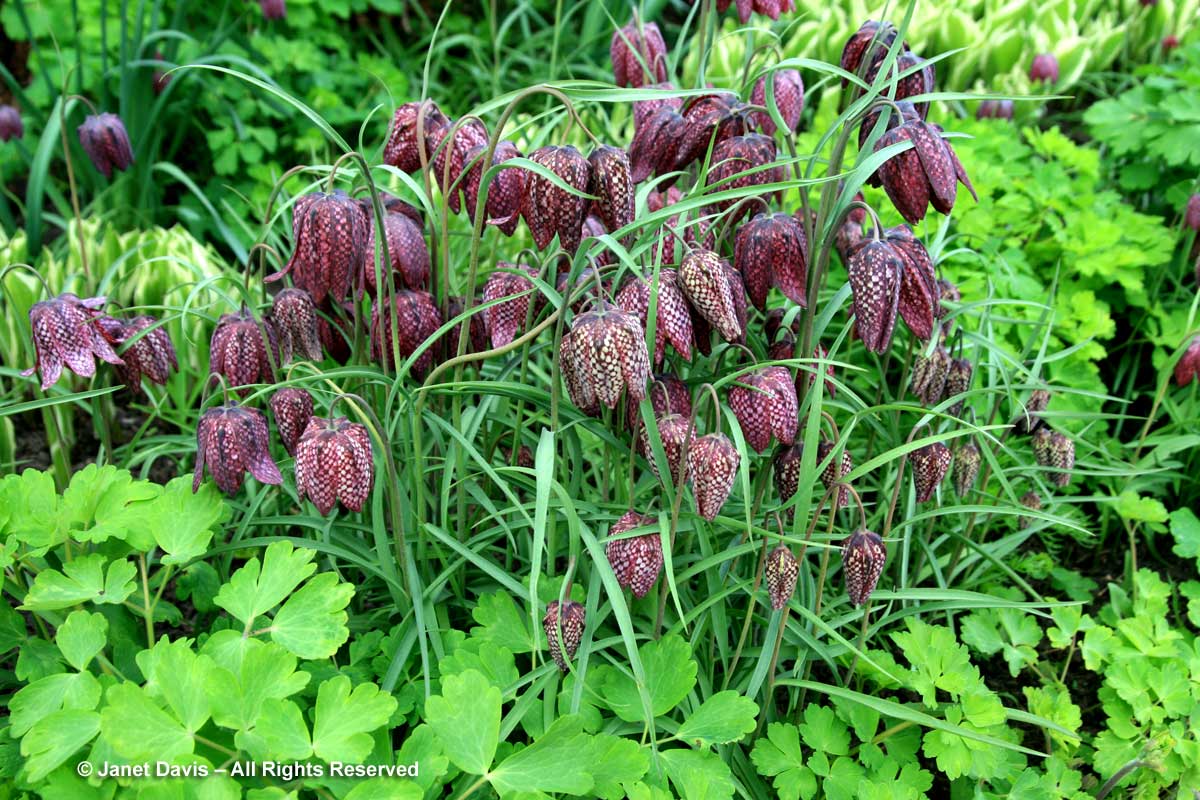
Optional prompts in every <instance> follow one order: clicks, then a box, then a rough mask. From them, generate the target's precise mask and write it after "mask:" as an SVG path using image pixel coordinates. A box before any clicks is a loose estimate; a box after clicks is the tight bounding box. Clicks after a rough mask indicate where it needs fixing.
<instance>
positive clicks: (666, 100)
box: [633, 81, 683, 131]
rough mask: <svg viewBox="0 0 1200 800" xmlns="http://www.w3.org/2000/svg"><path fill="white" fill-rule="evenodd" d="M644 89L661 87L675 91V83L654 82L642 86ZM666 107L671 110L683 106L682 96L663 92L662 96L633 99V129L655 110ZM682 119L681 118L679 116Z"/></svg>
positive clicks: (677, 109) (640, 124)
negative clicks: (651, 84) (668, 94)
mask: <svg viewBox="0 0 1200 800" xmlns="http://www.w3.org/2000/svg"><path fill="white" fill-rule="evenodd" d="M642 88H644V89H661V90H662V91H663V92H664V93H665V92H673V91H675V84H673V83H670V82H669V81H663V82H661V83H656V84H654V85H653V86H643V87H642ZM663 108H668V109H670V110H671V111H679V109H681V108H683V98H682V97H670V96H667V95H665V94H664V96H662V97H655V98H653V99H651V100H634V101H633V129H634V130H635V131H636V130H637V129H638V128H640V127H642V123H644V122H645V121H646V120H648V119H649V118H650V117H651V116H652V115H653V114H654V113H655V112H656V111H658V110H660V109H663ZM681 119H682V118H681Z"/></svg>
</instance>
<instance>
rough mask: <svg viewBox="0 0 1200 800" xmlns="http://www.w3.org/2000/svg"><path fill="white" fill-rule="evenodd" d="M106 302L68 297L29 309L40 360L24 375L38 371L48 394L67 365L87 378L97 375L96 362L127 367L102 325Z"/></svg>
mask: <svg viewBox="0 0 1200 800" xmlns="http://www.w3.org/2000/svg"><path fill="white" fill-rule="evenodd" d="M106 302H107V300H106V298H103V297H88V298H84V299H80V298H79V297H76V296H75V295H73V294H70V293H67V294H60V295H58V296H57V297H54V298H51V299H49V300H42V301H41V302H38V303H34V304H33V306H32V307H31V308H30V309H29V324H30V327H31V328H32V331H33V346H34V350H35V351H36V352H37V358H36V360H35V362H34V366H32V367H30V368H29V369H27V370H25V371H24V372H23V373H21V374H22V375H32V374H33V373H34V371H35V370H36V371H37V372H38V374H39V375H40V376H41V378H42V391H45V390H47V389H49V388H50V387H51V386H53V385H54V384H56V383H58V379H59V376H61V375H62V368H63V365H64V364H65V365H66V366H67V367H68V368H70V370H71V371H72V372H74V373H75V374H76V375H79V376H81V377H84V378H90V377H91V376H93V375H95V374H96V361H95V359H96V358H100V359H102V360H104V361H107V362H108V363H109V364H123V363H124V361H122V359H121V358H120V357H118V356H117V354H116V352H114V351H113V349H112V345H111V344H109V342H108V340H107V339H106V338H105V336H104V332H103V330H102V329H101V328H100V326H99V324H98V317H99V314H100V310H101V309H102V308H104V305H105V303H106Z"/></svg>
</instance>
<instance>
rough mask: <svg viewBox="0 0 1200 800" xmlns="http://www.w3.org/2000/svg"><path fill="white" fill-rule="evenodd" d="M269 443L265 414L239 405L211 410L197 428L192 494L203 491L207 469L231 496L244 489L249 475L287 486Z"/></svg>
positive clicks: (264, 481)
mask: <svg viewBox="0 0 1200 800" xmlns="http://www.w3.org/2000/svg"><path fill="white" fill-rule="evenodd" d="M269 442H270V432H269V431H268V429H267V418H266V417H265V416H263V413H262V412H261V411H259V410H257V409H254V408H246V407H245V406H240V405H237V404H236V403H226V404H225V405H223V406H214V407H212V408H209V409H208V410H207V411H205V412H204V413H203V414H201V415H200V421H199V423H197V425H196V469H195V472H194V474H193V477H192V491H193V492H196V491H199V489H200V483H201V481H202V480H203V479H204V468H205V466H207V467H208V471H209V473H210V474H211V475H212V476H213V480H214V481H215V482H216V484H217V488H219V489H220V490H221V491H223V492H225V494H228V495H234V494H237V492H238V490H239V489H241V488H242V479H243V477H244V476H245V474H246V472H249V473H250V474H251V475H253V476H254V477H255V478H256V479H257V480H258V481H259V482H260V483H267V484H280V483H283V476H282V475H280V474H279V467H277V466H275V462H274V461H273V460H272V459H271V451H270V448H269V446H268V445H269Z"/></svg>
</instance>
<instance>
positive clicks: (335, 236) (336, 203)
mask: <svg viewBox="0 0 1200 800" xmlns="http://www.w3.org/2000/svg"><path fill="white" fill-rule="evenodd" d="M292 215H293V216H292V238H293V240H294V247H295V249H294V250H293V251H292V257H291V259H290V260H289V261H288V263H287V265H286V266H285V267H284V268H283V269H282V270H281V271H279V272H276V273H275V274H273V275H268V276H267V278H266V280H267V281H268V282H270V281H277V280H279V279H280V278H282V277H283V276H284V275H288V274H290V275H291V276H292V283H294V284H295V285H296V288H298V289H304V290H305V291H307V292H308V293H309V294H310V295H312V299H313V302H315V303H322V302H324V300H325V297H326V296H327V295H329V296H332V297H333V299H334V300H335V301H341V300H345V299H347V298H348V297H349V296H350V290H351V289H352V288H353V287H354V283H355V281H356V279H357V278H358V277H359V275H360V274H361V271H362V263H363V255H364V252H365V250H366V243H367V237H368V236H369V234H370V227H371V226H370V221H369V219H368V217H367V215H366V214H365V213H363V209H362V205H361V204H360V203H358V202H356V201H355V200H353V199H352V198H350V197H349V196H347V195H346V193H345V192H343V191H341V190H338V191H335V192H334V193H333V194H324V193H322V192H314V193H312V194H306V195H303V196H301V197H298V198H297V199H296V203H295V207H294V208H293V210H292Z"/></svg>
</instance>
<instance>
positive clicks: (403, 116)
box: [383, 100, 450, 173]
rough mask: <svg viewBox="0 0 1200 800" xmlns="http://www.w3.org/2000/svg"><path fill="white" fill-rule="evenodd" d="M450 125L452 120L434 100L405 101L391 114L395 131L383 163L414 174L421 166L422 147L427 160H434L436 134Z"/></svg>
mask: <svg viewBox="0 0 1200 800" xmlns="http://www.w3.org/2000/svg"><path fill="white" fill-rule="evenodd" d="M449 125H450V120H449V119H448V118H447V117H446V115H445V114H443V113H442V110H441V109H440V108H438V107H437V103H435V102H433V101H432V100H424V101H421V102H413V103H405V104H404V105H402V106H400V107H399V108H397V109H396V113H395V115H394V116H393V117H392V130H391V134H390V135H389V136H388V140H387V144H386V145H385V146H384V148H383V163H385V164H387V165H389V166H392V167H395V168H397V169H399V170H400V171H401V172H408V173H413V172H416V171H417V170H419V169H420V168H421V150H422V148H423V149H424V151H425V158H426V160H427V161H432V160H433V146H432V142H433V141H435V139H434V134H436V133H439V132H440V131H441V130H442V129H443V128H446V127H448V126H449Z"/></svg>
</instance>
